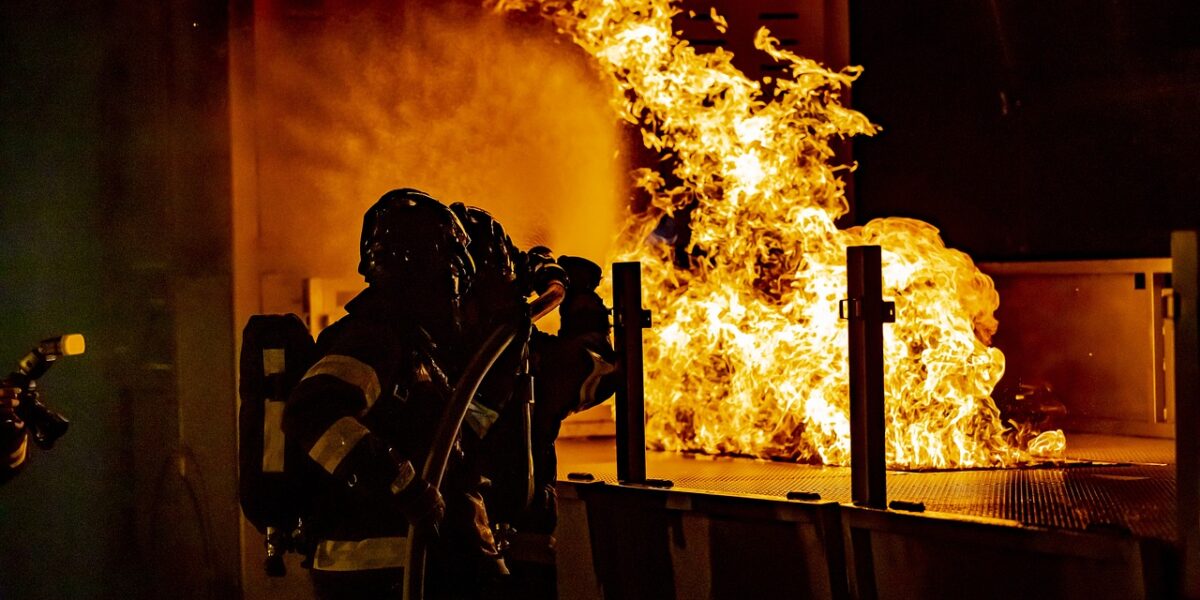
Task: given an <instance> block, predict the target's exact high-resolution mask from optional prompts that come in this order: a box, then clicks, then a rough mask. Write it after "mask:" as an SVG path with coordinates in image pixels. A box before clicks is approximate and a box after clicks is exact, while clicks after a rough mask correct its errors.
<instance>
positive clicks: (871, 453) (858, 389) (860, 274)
mask: <svg viewBox="0 0 1200 600" xmlns="http://www.w3.org/2000/svg"><path fill="white" fill-rule="evenodd" d="M846 295H847V298H846V299H845V300H843V301H842V302H841V304H840V306H839V312H840V313H841V317H842V318H843V319H846V320H847V321H849V330H850V331H849V334H850V335H849V339H850V481H851V498H852V499H853V502H854V503H855V504H857V505H859V506H867V507H871V508H887V479H886V477H885V475H886V469H887V463H886V456H885V453H884V441H885V440H884V433H885V430H884V402H883V324H884V323H891V322H893V321H895V320H896V305H895V304H894V303H892V302H884V301H883V262H882V251H881V249H880V247H879V246H851V247H849V248H847V249H846Z"/></svg>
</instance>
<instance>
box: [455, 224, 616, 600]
mask: <svg viewBox="0 0 1200 600" xmlns="http://www.w3.org/2000/svg"><path fill="white" fill-rule="evenodd" d="M451 208H452V210H454V211H455V213H456V214H457V215H459V217H460V219H461V220H462V221H463V222H464V223H465V224H466V226H467V229H468V232H469V234H470V235H471V239H472V242H471V246H470V250H471V253H472V257H473V258H474V259H475V262H476V265H477V268H478V273H477V277H476V286H475V287H474V288H473V289H472V293H471V296H470V298H469V301H468V303H467V308H468V313H469V314H470V315H471V318H472V319H473V320H476V321H478V322H480V323H491V322H492V321H495V320H499V319H503V318H509V317H508V316H506V315H510V314H511V313H512V312H513V311H514V310H519V308H520V307H523V306H525V304H524V302H523V301H522V300H523V298H524V297H526V296H528V295H530V294H531V293H533V292H536V291H540V290H541V289H544V287H545V286H546V284H547V283H548V282H549V281H552V280H556V279H557V280H559V281H564V282H566V284H567V294H566V297H565V298H564V300H563V303H562V305H561V306H560V308H559V314H560V317H561V319H560V328H559V332H558V334H557V335H550V334H547V333H544V332H541V331H538V330H537V329H536V328H534V330H533V331H532V335H531V336H530V337H529V339H528V344H527V345H526V346H525V347H523V348H520V349H519V350H518V349H517V348H516V346H515V345H514V347H513V348H510V351H509V352H508V353H506V356H504V357H502V358H501V359H500V360H499V361H497V362H498V365H497V366H496V367H493V370H492V372H491V374H490V375H489V377H488V378H487V379H486V380H485V381H484V385H483V386H481V389H480V392H479V394H477V396H476V398H475V402H474V403H473V404H472V407H471V410H470V411H469V412H468V414H467V422H466V423H465V424H464V427H465V428H467V429H468V431H469V432H470V433H468V434H465V435H466V441H469V442H471V446H472V449H474V448H478V449H477V450H474V451H473V452H471V454H472V458H473V459H474V460H472V461H471V462H472V463H474V464H479V465H480V466H479V469H480V471H481V472H482V473H483V475H485V476H486V477H487V479H489V480H490V484H491V485H490V487H489V489H488V490H487V493H486V498H487V505H488V513H489V514H490V515H491V516H492V522H493V524H494V525H496V526H497V528H498V529H499V530H500V531H502V532H504V534H505V539H504V540H503V541H504V543H505V544H506V545H510V546H511V548H510V550H511V555H512V556H513V557H514V558H517V559H518V560H517V562H510V564H509V566H511V567H512V568H513V574H514V578H513V579H514V581H510V582H508V584H507V586H508V595H509V596H510V597H513V598H525V599H536V598H554V597H555V581H554V567H553V563H552V561H553V546H554V539H553V536H552V534H553V533H554V529H555V526H556V524H557V502H556V494H555V488H554V484H555V481H556V480H557V456H556V453H555V445H554V444H555V440H556V439H557V437H558V432H559V429H560V427H561V425H562V421H563V420H564V419H565V418H566V417H567V416H569V415H570V414H572V413H574V412H577V411H581V410H586V409H588V408H591V407H592V406H595V405H597V404H599V403H600V402H603V401H604V400H605V399H607V398H608V397H610V396H611V395H612V394H613V392H614V391H615V384H616V377H617V375H616V372H617V368H616V358H615V352H614V351H613V349H612V344H611V342H610V341H609V330H610V325H609V319H608V309H607V308H606V307H605V306H604V303H603V301H602V300H601V299H600V296H599V295H598V294H597V293H596V288H597V286H598V285H599V283H600V279H601V269H600V267H599V266H598V265H596V264H595V263H593V262H591V261H589V260H587V259H584V258H579V257H571V256H562V257H559V258H558V259H555V258H554V257H553V255H552V253H551V252H550V250H549V249H547V248H545V247H540V246H539V247H534V248H532V249H530V250H528V251H525V252H522V251H520V250H518V249H517V248H516V247H515V246H513V244H512V241H511V240H510V239H509V238H508V236H507V235H505V234H504V230H503V227H501V226H500V224H499V223H497V222H496V221H495V219H493V218H492V217H491V215H488V214H487V213H486V212H485V211H483V210H481V209H478V208H474V207H466V206H463V205H461V204H455V205H453V206H452V207H451ZM481 329H487V327H482V328H481ZM522 352H523V355H522V354H521V353H522ZM523 360H527V361H528V365H529V371H530V372H531V373H532V374H533V376H534V377H533V380H534V391H535V393H534V398H535V401H534V403H533V407H532V408H533V410H532V422H531V423H530V424H529V427H528V429H529V431H523V430H522V418H523V417H522V415H521V409H522V407H521V403H520V402H517V401H515V400H518V399H515V398H512V394H513V393H514V392H515V391H516V390H517V389H519V386H517V385H514V383H513V375H514V373H515V372H517V371H519V370H520V363H521V361H523ZM505 361H507V362H505ZM472 434H473V435H472ZM530 463H532V465H531V466H532V473H530V472H529V465H530ZM530 478H531V479H532V481H529V479H530ZM530 484H532V494H531V497H530V494H529V492H528V486H529V485H530ZM528 559H532V560H528Z"/></svg>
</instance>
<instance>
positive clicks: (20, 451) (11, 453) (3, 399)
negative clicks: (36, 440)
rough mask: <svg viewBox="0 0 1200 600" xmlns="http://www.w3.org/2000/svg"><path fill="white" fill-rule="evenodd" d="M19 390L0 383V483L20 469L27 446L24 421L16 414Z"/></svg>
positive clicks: (19, 402)
mask: <svg viewBox="0 0 1200 600" xmlns="http://www.w3.org/2000/svg"><path fill="white" fill-rule="evenodd" d="M21 392H22V390H21V388H18V387H12V386H3V385H0V483H4V482H6V481H8V480H9V479H12V478H13V476H15V475H16V474H17V472H19V471H20V470H21V467H23V466H24V465H25V457H26V453H27V451H28V448H29V434H28V433H27V432H26V430H25V422H24V421H22V420H21V417H19V416H17V407H18V406H20V405H21Z"/></svg>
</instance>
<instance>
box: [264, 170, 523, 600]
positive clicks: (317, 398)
mask: <svg viewBox="0 0 1200 600" xmlns="http://www.w3.org/2000/svg"><path fill="white" fill-rule="evenodd" d="M468 244H469V238H468V236H467V233H466V231H465V230H464V228H463V226H462V224H461V223H460V222H459V220H458V219H457V218H456V217H455V215H454V214H453V213H452V212H450V210H449V209H448V208H447V207H446V206H444V205H442V204H441V203H440V202H438V201H437V200H434V199H433V198H432V197H430V196H428V195H427V194H425V193H423V192H419V191H416V190H412V189H401V190H395V191H392V192H389V193H387V194H385V195H384V196H383V197H382V198H381V199H380V200H379V201H378V202H377V203H376V204H375V205H374V206H372V207H371V208H370V209H369V210H368V211H367V213H366V216H365V217H364V220H363V231H362V239H361V247H360V258H361V260H360V262H359V268H358V270H359V272H360V273H361V274H362V275H364V276H365V278H366V280H367V283H368V287H367V289H366V290H364V291H363V292H362V293H361V294H359V295H358V296H357V297H355V298H354V299H353V300H352V301H351V302H349V303H348V304H347V305H346V310H347V313H348V315H347V316H346V317H343V318H342V319H340V320H339V321H338V322H336V323H334V324H333V325H331V326H330V327H329V328H327V329H326V330H325V331H324V332H322V333H321V335H320V337H319V338H318V340H317V350H316V356H317V361H316V362H315V364H314V365H313V366H312V368H311V369H309V370H308V372H307V373H306V374H305V375H304V377H303V379H301V381H300V382H299V384H297V386H296V388H295V389H294V390H293V392H292V394H291V396H290V397H289V399H288V402H287V406H286V409H285V411H284V417H283V429H284V432H285V434H286V435H287V436H288V438H289V439H290V440H293V441H294V442H296V443H298V444H299V445H300V447H301V448H304V449H305V450H306V452H307V453H308V456H309V457H311V458H312V460H313V461H315V462H316V463H317V464H318V465H319V466H320V467H321V469H322V470H323V471H324V472H326V473H327V474H328V477H324V478H323V479H324V481H323V482H322V485H321V486H320V489H319V490H318V491H317V492H316V497H315V499H314V504H313V509H312V514H311V515H310V516H309V520H308V525H309V529H308V532H309V536H310V538H311V539H312V540H313V543H314V548H313V555H312V570H311V575H312V580H313V584H314V588H315V590H316V592H317V595H318V597H320V598H325V599H328V598H400V597H401V595H402V592H403V590H402V581H403V569H402V567H403V566H404V564H405V561H406V560H407V556H406V554H405V552H406V550H405V548H406V545H405V542H406V538H405V537H404V536H405V533H406V531H407V526H408V524H410V523H411V524H412V525H413V526H414V527H416V528H419V529H423V530H425V531H427V532H429V533H431V534H432V535H431V537H433V538H435V539H436V540H437V541H436V542H435V543H434V547H433V548H431V549H430V561H431V563H432V564H431V566H430V568H429V573H431V575H430V576H429V578H428V579H427V581H426V596H427V597H430V598H438V597H454V598H459V597H472V596H475V595H477V594H478V593H479V592H480V590H481V589H483V587H484V585H485V582H486V580H487V579H488V578H489V577H491V576H493V575H495V574H497V573H502V572H503V569H504V567H503V562H502V561H501V560H500V558H499V553H498V552H497V550H496V547H495V544H494V542H493V540H492V537H491V534H490V531H489V530H488V529H487V527H486V526H485V527H483V528H482V530H480V528H479V527H476V526H475V523H476V522H477V521H479V520H480V519H482V521H483V522H484V523H486V522H487V517H486V514H483V515H482V516H480V515H479V514H478V513H480V512H482V511H483V505H482V501H479V502H475V501H474V498H473V497H472V494H470V493H458V492H456V493H449V492H448V493H447V498H448V500H447V499H443V496H442V494H441V493H439V491H438V490H437V489H435V488H433V487H432V486H431V485H430V484H429V483H428V482H426V481H425V480H423V479H422V478H421V477H420V475H419V473H420V470H421V468H422V465H423V464H424V461H425V458H426V456H427V454H428V453H429V450H430V444H431V443H432V437H433V435H434V431H435V430H436V428H437V425H438V422H439V420H440V419H441V418H443V412H444V410H443V409H444V408H445V402H446V400H447V399H448V396H449V392H450V390H449V385H450V384H449V382H451V381H454V379H455V377H456V376H457V375H458V373H459V371H460V370H461V368H462V367H463V364H464V363H465V362H466V357H465V356H464V354H465V353H466V350H465V349H464V345H463V341H464V340H463V331H462V314H461V313H462V311H461V308H462V306H461V303H462V299H463V295H464V293H465V292H466V290H467V289H468V288H469V286H470V284H471V281H472V279H473V277H474V274H475V268H474V263H473V261H472V259H471V256H470V254H469V252H468V250H467V245H468ZM461 464H462V460H461V456H460V457H458V458H456V457H455V456H452V457H451V464H450V466H449V469H448V472H447V475H446V477H445V482H446V483H445V485H444V487H445V486H450V487H453V486H454V485H455V482H457V481H460V480H462V479H463V478H462V477H459V476H456V471H457V470H459V469H461V468H462V467H461ZM447 489H448V488H447ZM448 502H449V506H448V505H447V503H448ZM443 518H445V519H446V522H445V523H443ZM439 526H440V530H439ZM464 536H465V537H466V538H467V539H463V537H464ZM472 536H473V538H472ZM464 549H466V550H464ZM467 554H471V555H467Z"/></svg>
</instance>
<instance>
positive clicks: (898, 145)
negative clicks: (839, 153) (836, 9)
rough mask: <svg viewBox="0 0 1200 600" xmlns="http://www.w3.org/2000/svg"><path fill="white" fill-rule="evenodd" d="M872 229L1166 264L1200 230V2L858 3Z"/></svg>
mask: <svg viewBox="0 0 1200 600" xmlns="http://www.w3.org/2000/svg"><path fill="white" fill-rule="evenodd" d="M850 40H851V42H850V51H851V62H852V63H854V64H861V65H863V66H864V67H865V69H866V70H865V72H864V74H863V76H862V77H861V78H860V79H859V81H858V82H857V83H856V84H855V85H854V89H853V104H854V106H855V108H858V109H859V110H861V111H863V112H865V113H866V114H867V115H868V116H869V117H870V118H871V119H872V121H874V122H875V123H878V124H880V125H882V126H883V132H881V133H880V134H879V135H878V136H877V137H875V138H873V139H856V140H855V142H854V156H855V158H856V159H857V160H858V161H859V163H860V165H861V166H860V169H859V171H858V173H857V175H856V178H855V184H856V188H855V194H856V195H855V200H856V206H855V208H856V215H855V218H856V220H857V221H858V222H866V221H867V220H869V219H871V218H874V217H881V216H909V217H916V218H919V219H922V220H926V221H929V222H931V223H933V224H935V225H937V226H939V227H940V228H941V229H942V232H943V234H944V237H945V238H946V240H947V243H948V244H949V245H950V246H952V247H956V248H959V249H962V250H965V251H967V252H968V253H969V254H972V255H973V256H974V257H975V258H976V259H977V260H997V259H1004V260H1013V259H1044V258H1109V257H1148V256H1167V255H1169V253H1170V247H1169V241H1168V240H1169V233H1170V231H1171V230H1172V229H1177V228H1195V227H1197V226H1198V225H1200V197H1198V193H1197V192H1198V190H1200V169H1198V168H1197V166H1196V163H1197V161H1198V159H1200V110H1198V108H1200V2H1194V1H1192V0H1054V1H1040V0H964V1H950V0H913V1H907V2H888V1H886V0H865V1H864V0H852V1H851V2H850Z"/></svg>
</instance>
